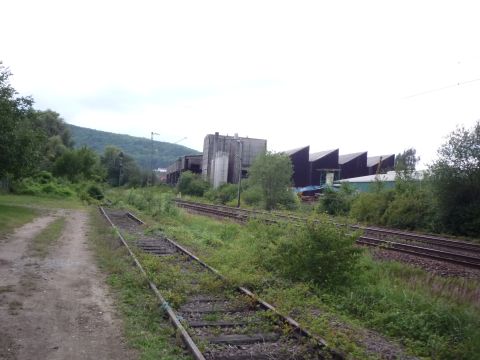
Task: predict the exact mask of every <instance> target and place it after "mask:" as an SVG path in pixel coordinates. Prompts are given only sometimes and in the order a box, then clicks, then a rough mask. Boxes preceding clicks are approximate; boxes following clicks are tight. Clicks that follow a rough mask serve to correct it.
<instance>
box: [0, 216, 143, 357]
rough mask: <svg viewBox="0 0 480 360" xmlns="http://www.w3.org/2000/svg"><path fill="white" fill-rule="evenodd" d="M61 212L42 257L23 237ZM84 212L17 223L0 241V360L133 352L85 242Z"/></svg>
mask: <svg viewBox="0 0 480 360" xmlns="http://www.w3.org/2000/svg"><path fill="white" fill-rule="evenodd" d="M58 216H66V218H67V222H66V228H65V230H64V232H63V234H62V236H61V238H60V239H59V242H58V246H56V247H54V248H52V249H51V251H50V253H49V255H48V256H47V257H46V258H45V259H39V258H34V257H31V256H30V254H29V253H28V251H27V249H28V244H29V242H31V241H32V239H34V238H35V236H36V235H37V234H38V233H40V232H41V230H42V229H44V228H45V227H46V226H47V225H48V224H49V223H50V222H51V221H53V220H54V219H55V217H58ZM87 221H88V217H87V214H86V213H85V212H82V211H68V212H66V211H63V212H59V213H57V214H54V215H49V216H45V217H40V218H37V219H36V220H34V221H33V222H31V223H29V224H26V225H24V226H23V227H21V228H20V229H18V230H17V231H16V232H15V233H14V234H12V235H11V236H8V237H7V238H6V239H5V240H4V241H2V243H0V359H120V360H123V359H136V358H137V355H136V353H135V352H133V351H132V350H129V349H128V348H127V346H126V344H125V342H124V340H123V337H122V333H121V329H122V323H121V321H120V320H119V319H118V318H117V317H116V315H115V312H114V309H113V306H112V302H111V300H110V298H109V297H108V294H107V288H106V285H105V284H104V276H103V275H102V274H101V273H100V272H99V271H98V269H97V268H96V265H95V262H94V259H93V256H92V254H91V252H90V250H89V249H88V246H87V237H86V231H87Z"/></svg>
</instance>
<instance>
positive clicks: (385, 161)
mask: <svg viewBox="0 0 480 360" xmlns="http://www.w3.org/2000/svg"><path fill="white" fill-rule="evenodd" d="M367 168H368V175H374V174H377V173H386V172H388V171H391V170H393V169H394V168H395V155H393V154H390V155H380V156H369V157H367Z"/></svg>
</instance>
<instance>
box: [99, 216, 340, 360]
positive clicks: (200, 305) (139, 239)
mask: <svg viewBox="0 0 480 360" xmlns="http://www.w3.org/2000/svg"><path fill="white" fill-rule="evenodd" d="M100 210H101V212H102V214H103V215H104V216H105V217H106V218H107V220H108V221H109V222H110V224H111V225H112V226H113V227H114V228H116V229H117V231H118V235H119V237H120V239H121V240H122V242H123V244H124V245H125V246H126V247H127V249H128V251H129V252H130V254H131V256H132V257H133V258H134V260H135V263H136V264H137V266H139V268H140V269H141V271H142V273H143V274H144V275H145V276H147V272H146V271H145V270H144V269H143V267H142V264H141V261H139V260H138V258H139V256H136V255H135V254H136V253H137V254H139V252H141V251H143V252H147V253H150V254H153V255H155V256H157V257H158V259H159V260H160V261H161V262H162V263H165V264H167V265H168V266H173V267H174V268H175V269H177V270H178V273H179V274H181V275H182V276H183V279H184V280H185V279H186V285H187V286H183V288H182V289H183V292H182V291H181V292H182V294H181V297H182V298H183V301H180V302H179V303H177V304H174V305H172V306H171V305H170V304H169V303H168V302H167V301H166V300H165V298H164V297H163V296H162V294H161V291H159V290H158V287H162V286H163V285H162V284H154V283H153V282H152V281H151V280H149V284H150V287H151V288H152V290H153V291H154V292H155V293H156V295H157V297H158V298H159V299H160V301H161V302H162V308H163V309H164V310H165V311H166V313H167V314H168V315H169V317H170V321H171V322H172V323H173V324H174V326H175V327H176V329H177V332H178V333H179V334H181V336H182V339H183V341H184V343H185V345H186V346H187V348H188V349H189V350H190V352H191V353H192V355H193V357H194V358H195V359H216V360H244V359H245V360H246V359H258V360H260V359H262V360H263V359H279V360H282V359H285V360H287V359H299V360H300V359H305V360H307V359H312V360H313V359H324V358H329V359H330V358H332V359H341V358H343V356H342V355H341V354H339V353H337V352H335V351H334V350H332V349H329V348H328V346H327V345H326V343H325V341H324V340H323V339H321V338H319V337H317V336H314V335H312V334H311V333H309V332H308V331H307V330H305V329H303V328H302V327H301V326H300V325H299V324H298V323H297V322H296V321H294V320H293V319H291V318H289V317H286V316H283V315H282V314H280V313H279V312H278V311H277V310H276V309H275V308H274V307H273V306H272V305H270V304H268V303H266V302H265V301H263V300H261V299H259V298H258V297H256V296H255V295H254V294H253V293H251V292H250V291H249V290H247V289H245V288H242V287H239V288H234V287H232V286H230V285H228V282H227V281H226V280H225V279H224V278H223V277H222V275H221V274H219V273H218V272H217V271H216V270H215V269H213V268H211V267H209V266H208V265H207V264H205V263H204V262H202V261H201V260H200V259H198V258H197V257H196V256H195V255H193V254H191V253H190V252H189V251H188V250H186V249H184V248H183V247H182V246H180V245H179V244H177V243H176V242H174V241H172V240H170V239H168V238H167V237H165V236H163V235H161V234H155V235H146V234H145V231H144V230H145V226H144V223H143V221H141V220H140V219H138V218H137V217H136V216H135V215H133V214H131V213H129V212H125V211H119V210H112V209H108V208H100ZM125 236H128V238H133V239H134V240H132V241H126V240H125ZM129 243H130V244H133V247H131V246H130V245H129ZM132 249H133V250H132ZM215 280H217V283H216V282H215ZM212 284H213V285H212ZM215 284H216V286H214V285H215ZM171 285H172V287H175V286H177V285H178V284H171ZM183 285H185V283H183ZM177 292H178V290H177Z"/></svg>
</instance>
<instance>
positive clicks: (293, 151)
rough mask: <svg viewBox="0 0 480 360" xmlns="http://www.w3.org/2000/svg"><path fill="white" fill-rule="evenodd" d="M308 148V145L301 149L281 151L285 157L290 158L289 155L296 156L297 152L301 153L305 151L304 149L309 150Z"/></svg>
mask: <svg viewBox="0 0 480 360" xmlns="http://www.w3.org/2000/svg"><path fill="white" fill-rule="evenodd" d="M309 148H310V145H307V146H303V147H301V148H296V149H292V150H287V151H283V153H284V154H285V155H288V156H290V155H293V154H296V153H297V152H299V151H302V150H305V149H309Z"/></svg>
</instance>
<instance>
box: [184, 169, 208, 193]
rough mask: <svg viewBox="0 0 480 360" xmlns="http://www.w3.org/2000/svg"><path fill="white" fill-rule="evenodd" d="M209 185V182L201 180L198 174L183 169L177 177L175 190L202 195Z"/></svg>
mask: <svg viewBox="0 0 480 360" xmlns="http://www.w3.org/2000/svg"><path fill="white" fill-rule="evenodd" d="M209 187H210V185H209V183H208V182H206V181H205V180H203V179H202V177H201V176H200V175H198V174H194V173H192V172H191V171H185V172H183V173H182V174H181V175H180V178H179V179H178V184H177V191H178V192H179V193H181V194H185V195H193V196H203V194H204V193H205V192H206V191H207V190H208V189H209Z"/></svg>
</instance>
